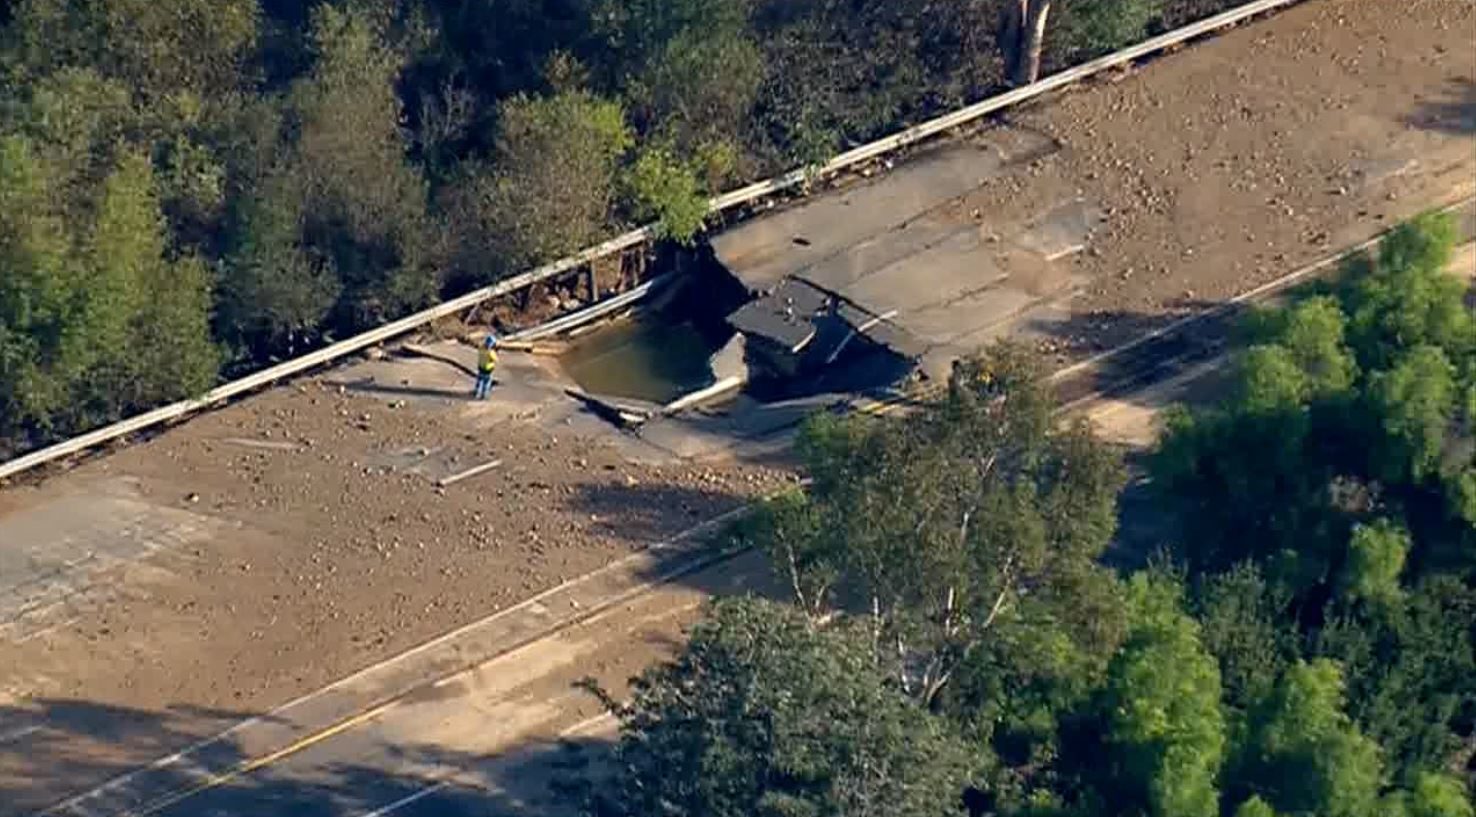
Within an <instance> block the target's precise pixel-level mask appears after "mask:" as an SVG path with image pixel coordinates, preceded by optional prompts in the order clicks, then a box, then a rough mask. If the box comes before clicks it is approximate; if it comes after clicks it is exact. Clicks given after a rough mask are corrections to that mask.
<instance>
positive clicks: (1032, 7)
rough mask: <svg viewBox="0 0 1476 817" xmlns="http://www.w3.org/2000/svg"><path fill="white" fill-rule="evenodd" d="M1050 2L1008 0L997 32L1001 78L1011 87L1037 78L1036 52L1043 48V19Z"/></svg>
mask: <svg viewBox="0 0 1476 817" xmlns="http://www.w3.org/2000/svg"><path fill="white" fill-rule="evenodd" d="M1050 12H1051V0H1009V2H1008V3H1006V4H1005V17H1004V23H1003V28H1002V30H1001V32H1000V41H1001V46H1002V50H1003V51H1004V54H1005V77H1006V79H1008V80H1009V83H1010V84H1011V85H1014V86H1017V87H1018V86H1020V85H1029V84H1030V83H1032V82H1034V81H1036V80H1037V79H1039V78H1040V51H1041V47H1042V46H1043V45H1045V27H1046V17H1047V16H1048V15H1049V14H1050Z"/></svg>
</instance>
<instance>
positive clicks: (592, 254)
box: [0, 0, 1301, 479]
mask: <svg viewBox="0 0 1476 817" xmlns="http://www.w3.org/2000/svg"><path fill="white" fill-rule="evenodd" d="M1298 2H1301V0H1256V2H1253V3H1246V4H1245V5H1243V6H1237V7H1236V8H1233V9H1231V10H1229V11H1226V12H1223V13H1221V14H1217V15H1215V16H1213V17H1207V18H1205V19H1203V20H1200V21H1199V22H1197V23H1192V24H1190V25H1187V26H1184V27H1183V28H1178V29H1175V30H1173V31H1170V32H1167V33H1164V34H1160V35H1159V36H1157V37H1154V38H1152V39H1149V40H1145V41H1143V42H1141V43H1138V44H1137V45H1134V46H1129V47H1128V48H1124V49H1122V50H1121V51H1115V52H1113V53H1111V54H1108V55H1106V56H1104V57H1098V58H1097V59H1095V60H1092V61H1091V62H1086V63H1083V64H1081V65H1078V66H1076V67H1075V68H1071V69H1069V70H1066V71H1062V72H1060V73H1058V74H1052V75H1051V76H1049V77H1046V78H1045V79H1042V80H1040V81H1039V82H1035V83H1031V84H1030V85H1026V86H1022V87H1020V88H1016V89H1014V90H1013V91H1009V92H1007V93H1003V94H999V95H998V96H993V97H990V98H988V99H985V100H982V101H980V102H976V103H974V104H972V105H969V106H967V107H964V108H960V109H958V110H956V111H953V112H952V113H948V114H944V115H943V116H940V117H937V118H936V119H930V120H928V121H927V122H923V123H920V124H917V125H914V126H912V127H910V128H907V129H905V130H901V131H898V132H897V133H894V134H892V135H891V136H887V137H884V138H882V139H878V140H877V141H875V142H870V143H868V144H865V145H862V146H860V147H857V148H854V149H852V150H848V151H846V152H845V153H842V154H840V155H839V156H836V157H835V158H834V159H831V160H830V161H829V162H826V163H825V164H824V165H822V166H821V167H819V168H816V169H799V170H792V171H790V172H788V173H785V174H784V175H782V176H775V177H774V178H771V179H767V180H764V181H761V182H755V183H753V184H750V185H748V186H746V187H741V188H739V189H737V190H733V191H731V192H728V193H724V194H722V195H720V196H717V197H715V198H713V199H712V200H711V201H709V202H708V211H709V212H721V211H724V210H729V209H732V208H734V207H739V206H741V205H744V204H748V203H750V202H753V201H755V200H758V199H761V198H764V197H765V196H769V195H773V194H774V193H779V192H782V191H785V190H789V189H791V188H794V187H797V186H799V185H800V184H803V183H804V182H805V180H806V179H808V178H812V177H814V176H825V175H830V174H833V173H837V172H839V171H842V170H845V169H847V168H850V167H853V166H855V165H858V164H861V163H863V162H866V161H869V160H871V159H874V158H876V157H878V156H881V155H884V154H886V153H890V152H892V151H895V150H898V149H900V148H903V147H906V146H908V145H912V144H916V143H917V142H921V141H923V140H925V139H928V138H929V137H932V136H936V135H938V134H940V133H943V132H945V131H948V130H952V129H953V128H956V127H959V126H960V125H965V124H968V123H969V122H972V121H974V120H976V119H979V118H981V117H983V116H986V115H988V114H990V113H993V112H995V111H998V110H1002V109H1004V108H1008V107H1010V106H1011V105H1017V104H1019V103H1021V102H1024V101H1026V100H1029V99H1032V98H1034V97H1037V96H1040V95H1041V94H1045V93H1049V92H1051V91H1054V90H1056V89H1057V88H1061V87H1063V86H1066V85H1069V84H1071V83H1073V82H1076V81H1078V80H1081V79H1085V78H1086V77H1089V76H1092V75H1093V74H1097V73H1100V72H1102V71H1105V70H1107V69H1110V68H1115V67H1117V66H1119V65H1123V64H1125V63H1129V62H1132V61H1133V60H1136V59H1139V58H1141V57H1145V56H1147V55H1149V54H1153V53H1156V52H1158V51H1162V50H1164V49H1166V48H1171V47H1173V46H1175V45H1178V44H1180V43H1183V42H1185V41H1187V40H1192V39H1194V38H1195V37H1199V36H1202V35H1204V34H1208V33H1210V32H1212V31H1215V30H1217V29H1220V28H1223V27H1225V26H1228V25H1233V24H1234V23H1238V22H1240V21H1242V20H1244V19H1246V18H1249V17H1254V16H1256V15H1258V14H1264V13H1266V12H1268V11H1274V10H1276V9H1279V8H1281V7H1283V6H1289V5H1292V4H1293V3H1298ZM655 236H656V229H655V225H647V226H645V227H641V228H639V229H636V230H631V231H630V232H628V233H625V234H623V235H620V236H617V237H615V238H612V239H610V240H609V241H605V242H603V243H601V244H597V245H595V246H593V247H589V248H587V249H584V250H581V251H580V252H578V253H575V254H574V255H570V256H567V257H565V258H561V259H559V260H557V261H554V262H552V263H549V264H545V265H543V266H541V267H538V268H537V269H534V270H530V271H528V272H525V273H522V274H520V275H515V276H513V277H512V278H508V279H506V280H503V281H499V282H498V283H496V284H493V285H492V286H489V287H483V288H482V289H478V290H474V291H472V292H468V293H467V294H465V295H462V296H460V297H458V298H453V299H451V300H449V301H445V302H443V303H440V304H437V305H436V306H433V307H430V308H429V309H424V310H421V311H420V312H416V313H414V314H413V315H407V316H406V317H403V318H400V319H399V320H397V321H392V322H390V323H387V324H385V325H384V326H381V327H379V328H378V329H372V330H370V331H368V332H364V333H363V334H359V335H355V336H353V337H351V338H347V339H345V340H341V341H339V342H337V343H334V344H332V345H329V346H325V347H323V348H322V349H319V350H317V351H315V352H309V353H308V354H305V355H302V356H301V357H295V358H293V359H291V360H288V361H285V362H282V363H279V364H277V365H275V366H271V367H269V368H266V369H263V370H261V371H259V372H256V373H255V374H252V375H248V376H246V377H243V378H241V379H239V380H233V381H231V382H229V383H225V384H222V385H220V386H217V387H216V388H213V389H211V390H210V391H208V392H206V393H205V394H204V395H202V396H200V397H198V398H194V399H191V400H182V401H180V402H178V403H171V404H170V405H167V406H162V407H160V408H157V409H154V410H153V411H149V412H145V413H143V414H139V415H137V416H134V417H130V418H128V419H126V420H123V421H121V422H117V423H114V424H112V425H110V426H105V427H103V428H99V429H96V430H93V431H89V432H87V433H86V434H81V435H78V436H76V437H72V438H71V439H68V440H66V441H64V442H60V443H57V444H55V445H51V446H48V447H46V448H42V449H38V450H36V451H33V452H31V453H29V454H26V455H24V456H21V457H16V458H15V459H13V460H10V461H8V462H6V463H4V464H0V479H5V478H7V477H13V476H15V475H16V474H19V473H22V472H24V471H26V470H29V469H31V468H35V467H36V466H38V465H42V464H44V463H48V462H51V461H53V460H57V459H61V458H62V457H67V456H70V455H72V454H76V453H78V452H81V451H85V450H87V449H89V448H93V447H95V446H98V445H101V444H102V443H105V442H108V441H110V440H115V439H117V438H119V437H123V436H126V435H128V434H133V433H135V432H138V431H142V430H144V429H147V428H150V427H152V426H156V425H161V424H163V423H167V422H169V421H171V420H176V419H178V418H180V417H183V416H184V415H186V414H191V413H193V412H196V411H199V410H201V409H204V408H208V407H210V406H212V405H215V404H217V403H221V402H224V401H226V400H230V399H231V398H233V397H238V396H240V395H242V394H246V393H248V392H251V391H255V390H256V389H259V388H261V387H262V386H266V385H269V384H271V383H272V382H274V381H277V380H281V379H283V378H286V377H290V376H292V375H295V374H299V373H301V372H304V371H307V370H308V369H312V368H315V367H318V366H321V365H323V364H325V363H330V362H332V361H335V360H338V359H339V358H342V357H346V356H347V355H350V354H353V353H354V352H357V351H359V350H361V349H365V348H367V347H370V346H373V345H375V344H377V343H382V342H384V341H386V340H389V339H390V338H394V337H398V336H400V335H403V334H406V333H407V332H409V331H411V330H413V329H416V328H419V327H421V326H424V325H425V324H428V323H430V322H432V321H435V320H439V319H440V318H444V317H447V316H449V315H454V314H456V313H458V312H461V311H462V310H464V309H468V308H470V307H472V306H475V305H477V304H479V303H482V302H483V301H487V300H490V299H492V298H498V297H501V296H503V295H508V294H510V293H513V292H516V291H518V290H520V289H522V288H524V287H527V286H530V285H532V284H536V283H539V282H540V281H546V280H548V279H550V278H553V277H556V276H558V275H561V274H563V273H565V272H568V271H569V270H571V269H575V268H577V267H580V266H582V265H584V264H587V263H589V262H591V261H593V260H595V259H597V258H603V257H605V256H608V255H613V254H615V253H617V252H620V251H622V250H626V249H629V248H630V247H634V246H637V245H640V244H643V243H645V242H647V241H649V240H651V239H652V238H654V237H655Z"/></svg>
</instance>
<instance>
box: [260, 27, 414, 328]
mask: <svg viewBox="0 0 1476 817" xmlns="http://www.w3.org/2000/svg"><path fill="white" fill-rule="evenodd" d="M380 25H381V24H380V23H378V22H376V19H375V18H374V17H373V16H372V15H371V14H369V13H368V12H365V11H355V10H347V11H340V10H339V9H337V8H336V7H334V6H331V5H320V6H317V7H316V8H315V9H314V11H313V22H312V35H313V38H312V44H313V54H314V62H313V67H312V69H311V71H310V73H309V75H308V76H307V77H305V78H303V79H301V80H299V81H298V82H296V83H295V84H294V85H293V87H292V89H291V92H290V94H289V97H288V104H289V111H290V117H291V120H293V121H295V127H294V128H292V130H294V131H295V133H296V138H295V139H294V140H293V142H292V144H291V147H290V150H291V151H293V153H294V155H293V157H292V159H291V160H290V161H288V162H287V163H286V165H285V166H284V167H283V170H282V172H286V173H291V174H293V175H294V176H295V177H296V179H297V183H299V184H301V185H302V196H303V199H304V204H305V211H304V212H305V215H306V219H305V222H304V225H303V243H304V244H306V245H307V246H310V247H312V248H313V249H314V250H315V251H316V252H317V253H319V254H321V255H322V256H323V257H325V258H328V259H331V262H332V268H333V270H334V271H335V272H336V274H337V276H338V278H339V281H340V283H341V285H342V292H343V294H342V297H341V299H340V301H339V304H338V307H337V321H336V322H337V323H339V324H341V325H343V326H347V327H357V326H364V325H369V324H372V323H374V322H377V321H379V320H382V319H384V318H386V317H390V316H396V315H398V314H400V313H402V312H403V311H405V310H406V309H407V308H411V307H415V306H419V305H422V304H423V303H425V302H427V301H429V300H430V299H431V298H432V297H433V296H434V295H435V294H436V293H437V292H438V291H439V288H440V278H439V275H438V271H437V267H436V243H437V242H436V237H435V232H436V231H435V229H434V226H433V225H432V224H431V223H430V220H429V216H428V214H427V212H426V205H427V196H428V193H427V190H426V187H425V183H424V180H423V179H422V178H421V176H420V175H419V173H417V172H416V170H415V169H414V168H413V167H411V166H410V165H409V164H408V162H407V161H406V159H405V153H406V150H407V147H408V145H407V141H406V134H405V133H404V131H403V129H402V127H401V119H402V116H403V114H402V109H401V105H400V101H399V98H398V97H397V96H396V93H395V82H396V80H397V78H398V77H399V73H400V69H401V61H402V58H401V57H400V56H399V55H398V54H396V53H395V52H394V51H393V50H392V49H390V48H389V47H387V45H386V44H385V40H384V35H383V34H382V32H381V29H380Z"/></svg>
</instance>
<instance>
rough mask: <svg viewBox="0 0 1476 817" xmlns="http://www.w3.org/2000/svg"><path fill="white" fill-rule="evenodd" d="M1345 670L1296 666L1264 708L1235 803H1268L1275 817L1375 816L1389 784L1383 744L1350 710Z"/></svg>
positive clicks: (1239, 767)
mask: <svg viewBox="0 0 1476 817" xmlns="http://www.w3.org/2000/svg"><path fill="white" fill-rule="evenodd" d="M1343 706H1344V691H1343V677H1342V672H1341V671H1340V670H1339V668H1338V665H1337V664H1336V663H1334V662H1331V661H1326V660H1318V661H1313V662H1311V663H1298V664H1296V665H1294V666H1293V667H1291V668H1290V669H1289V670H1288V671H1287V673H1286V675H1285V676H1284V677H1283V678H1282V680H1281V682H1280V683H1279V684H1278V685H1277V688H1276V689H1275V691H1274V692H1273V693H1272V694H1271V695H1270V696H1269V697H1268V698H1267V699H1265V700H1264V701H1263V702H1262V703H1261V704H1260V705H1258V706H1257V707H1256V708H1255V709H1254V711H1253V713H1252V716H1251V719H1250V722H1249V724H1248V726H1247V733H1246V737H1245V740H1244V742H1243V744H1242V745H1241V746H1240V747H1239V752H1240V755H1239V760H1238V762H1237V763H1236V764H1235V765H1234V767H1233V769H1234V771H1233V772H1232V773H1231V774H1230V779H1231V780H1232V781H1233V782H1232V784H1231V785H1230V787H1229V788H1230V790H1231V791H1234V792H1239V793H1241V794H1239V795H1237V796H1236V797H1235V798H1233V799H1244V798H1247V797H1249V796H1250V795H1256V796H1259V797H1262V798H1263V799H1264V800H1265V801H1266V802H1267V803H1268V804H1270V805H1272V806H1274V807H1275V809H1276V811H1278V812H1281V813H1290V814H1316V815H1322V816H1325V817H1372V815H1373V814H1374V813H1375V811H1374V809H1375V808H1376V807H1377V805H1378V799H1379V798H1378V795H1379V790H1380V788H1381V786H1382V784H1383V766H1382V763H1381V761H1380V757H1379V746H1378V744H1377V743H1375V742H1374V741H1372V740H1371V739H1369V738H1368V737H1366V736H1365V735H1363V734H1362V733H1361V732H1360V731H1359V730H1358V728H1357V727H1356V726H1355V725H1354V724H1353V723H1352V722H1351V721H1350V720H1349V718H1348V716H1347V715H1346V714H1345V713H1344V711H1343Z"/></svg>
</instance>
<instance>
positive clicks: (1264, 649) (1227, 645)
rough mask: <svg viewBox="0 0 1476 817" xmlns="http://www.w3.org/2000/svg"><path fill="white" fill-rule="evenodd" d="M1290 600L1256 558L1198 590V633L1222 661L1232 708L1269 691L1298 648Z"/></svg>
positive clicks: (1208, 579) (1210, 579)
mask: <svg viewBox="0 0 1476 817" xmlns="http://www.w3.org/2000/svg"><path fill="white" fill-rule="evenodd" d="M1290 604H1291V600H1290V598H1289V597H1288V595H1287V594H1286V593H1285V592H1284V591H1283V590H1282V589H1280V588H1278V587H1276V586H1275V585H1273V584H1270V583H1268V582H1267V581H1266V580H1265V578H1264V576H1263V575H1262V573H1261V570H1260V568H1259V567H1257V566H1256V565H1255V563H1253V562H1243V563H1241V564H1239V565H1236V566H1235V567H1234V568H1232V569H1230V570H1228V571H1226V572H1224V573H1220V574H1212V575H1207V576H1204V577H1202V578H1201V580H1200V586H1199V587H1198V590H1197V592H1196V593H1195V594H1194V606H1195V615H1196V618H1198V619H1199V622H1200V639H1201V640H1202V641H1203V642H1204V646H1205V648H1206V649H1208V650H1209V651H1210V653H1211V654H1213V655H1214V656H1215V658H1216V660H1217V661H1218V662H1219V667H1220V678H1221V682H1222V686H1223V688H1224V698H1225V702H1226V704H1227V705H1229V706H1230V707H1232V708H1233V709H1234V710H1236V711H1241V712H1243V711H1245V710H1246V709H1247V708H1248V707H1249V706H1250V705H1251V703H1252V702H1254V701H1257V700H1260V699H1261V698H1263V697H1264V696H1265V695H1267V694H1269V693H1270V692H1271V689H1272V688H1273V687H1274V686H1275V684H1276V680H1277V679H1278V678H1280V677H1281V674H1282V673H1283V672H1284V671H1285V670H1286V668H1287V666H1288V665H1289V664H1290V662H1291V661H1292V659H1293V658H1295V657H1296V656H1297V655H1298V654H1299V652H1300V650H1299V647H1300V639H1299V633H1298V632H1297V629H1296V627H1295V626H1294V624H1293V623H1291V622H1288V621H1287V620H1286V611H1287V609H1288V608H1289V607H1290Z"/></svg>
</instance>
